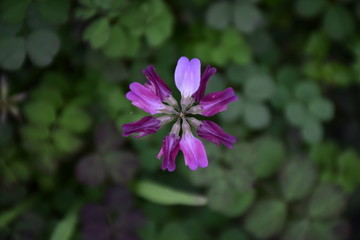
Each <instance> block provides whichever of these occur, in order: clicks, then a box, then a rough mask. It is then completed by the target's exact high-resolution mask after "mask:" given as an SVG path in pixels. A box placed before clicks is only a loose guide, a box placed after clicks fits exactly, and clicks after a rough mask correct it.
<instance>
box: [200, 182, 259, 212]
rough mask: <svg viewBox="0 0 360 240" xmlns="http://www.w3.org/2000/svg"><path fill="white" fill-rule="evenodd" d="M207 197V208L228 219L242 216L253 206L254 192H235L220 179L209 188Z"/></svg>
mask: <svg viewBox="0 0 360 240" xmlns="http://www.w3.org/2000/svg"><path fill="white" fill-rule="evenodd" d="M207 196H208V199H209V208H211V209H213V210H215V211H217V212H220V213H223V214H225V215H227V216H229V217H237V216H241V215H243V214H244V213H245V212H246V211H247V210H248V209H249V207H250V206H251V205H252V204H253V202H254V200H255V197H256V192H255V191H253V190H250V191H238V190H237V191H235V189H234V188H232V187H230V186H229V184H228V183H227V182H225V181H222V180H221V179H220V180H217V182H216V184H214V185H213V186H212V187H211V188H210V190H209V192H208V194H207Z"/></svg>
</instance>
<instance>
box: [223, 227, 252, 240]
mask: <svg viewBox="0 0 360 240" xmlns="http://www.w3.org/2000/svg"><path fill="white" fill-rule="evenodd" d="M235 239H236V240H249V238H248V237H247V236H246V235H245V234H244V233H243V232H242V231H240V230H239V229H237V228H232V229H228V230H226V231H224V232H223V233H222V234H221V236H220V239H219V240H235Z"/></svg>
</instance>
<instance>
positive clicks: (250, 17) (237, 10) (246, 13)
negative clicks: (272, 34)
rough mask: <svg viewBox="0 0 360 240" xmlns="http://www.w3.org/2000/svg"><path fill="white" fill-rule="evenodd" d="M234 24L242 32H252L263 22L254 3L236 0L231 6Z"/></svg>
mask: <svg viewBox="0 0 360 240" xmlns="http://www.w3.org/2000/svg"><path fill="white" fill-rule="evenodd" d="M233 10H234V22H235V26H236V27H237V28H238V29H239V30H240V31H242V32H244V33H252V32H254V31H255V30H256V29H257V28H258V27H259V26H261V25H262V24H263V21H264V20H263V16H262V14H261V11H260V10H259V9H258V8H257V7H256V5H254V4H251V3H247V2H244V1H238V2H237V3H236V4H235V6H234V7H233Z"/></svg>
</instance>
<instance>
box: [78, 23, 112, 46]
mask: <svg viewBox="0 0 360 240" xmlns="http://www.w3.org/2000/svg"><path fill="white" fill-rule="evenodd" d="M109 37H110V25H109V20H108V19H107V18H99V19H97V20H95V21H93V22H92V23H91V24H90V25H89V26H88V27H87V28H86V29H85V32H84V34H83V39H84V40H87V41H89V42H90V44H91V47H93V48H100V47H102V46H104V45H105V44H106V43H107V41H108V40H109Z"/></svg>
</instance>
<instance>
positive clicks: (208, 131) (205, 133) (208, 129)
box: [197, 120, 236, 148]
mask: <svg viewBox="0 0 360 240" xmlns="http://www.w3.org/2000/svg"><path fill="white" fill-rule="evenodd" d="M197 133H198V135H199V137H202V138H205V139H206V140H209V141H210V142H213V143H215V144H216V145H220V143H222V144H224V145H225V146H226V147H227V148H232V147H233V146H232V145H233V144H234V143H235V142H236V138H235V137H234V136H231V135H230V134H227V133H226V132H224V130H222V128H221V127H220V126H219V125H217V124H216V123H214V122H212V121H209V120H205V121H202V122H201V124H200V126H199V128H198V129H197Z"/></svg>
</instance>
